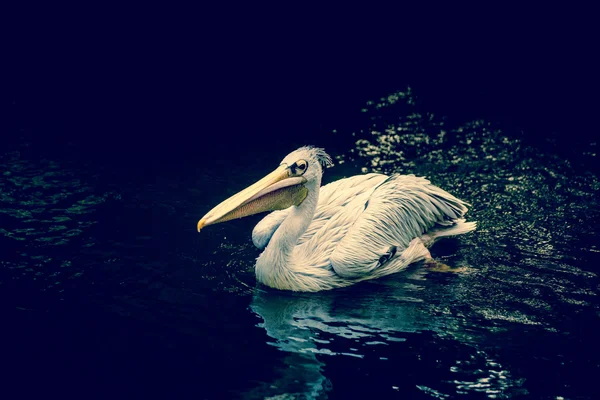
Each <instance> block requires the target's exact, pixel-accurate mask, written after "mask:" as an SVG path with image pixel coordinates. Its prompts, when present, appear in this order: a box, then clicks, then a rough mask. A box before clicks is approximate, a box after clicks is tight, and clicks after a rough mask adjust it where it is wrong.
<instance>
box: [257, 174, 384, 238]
mask: <svg viewBox="0 0 600 400" xmlns="http://www.w3.org/2000/svg"><path fill="white" fill-rule="evenodd" d="M385 179H387V176H386V175H382V174H365V175H356V176H352V177H350V178H344V179H340V180H337V181H335V182H332V183H329V184H327V185H324V186H322V187H321V189H320V191H319V203H318V205H317V210H316V212H315V216H314V217H313V220H312V222H311V224H310V226H309V227H308V229H307V230H306V232H305V233H304V234H303V235H302V236H301V237H300V239H299V240H298V244H302V243H304V242H306V241H307V240H309V239H310V238H311V237H312V236H313V235H314V234H315V232H317V231H318V230H319V229H321V228H322V227H323V225H324V224H325V223H326V222H327V221H328V220H329V219H330V218H331V217H332V216H334V215H336V214H337V213H338V212H340V210H341V209H342V208H343V207H345V206H346V205H347V204H348V203H350V202H351V201H353V200H355V199H356V197H357V196H359V195H360V194H362V193H365V192H367V191H369V190H371V189H373V188H374V187H376V186H377V185H379V184H380V183H381V182H383V181H384V180H385ZM289 211H290V210H289V209H286V210H281V211H274V212H272V213H270V214H269V215H267V216H266V217H264V218H263V219H262V220H261V221H260V222H259V223H258V224H257V225H256V227H255V228H254V230H253V231H252V242H253V243H254V245H255V246H256V247H258V248H259V249H264V248H265V247H267V244H268V243H269V240H271V237H272V236H273V234H274V233H275V231H276V230H277V228H279V225H281V223H282V222H283V220H284V219H285V218H286V217H287V215H288V213H289Z"/></svg>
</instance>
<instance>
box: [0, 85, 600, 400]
mask: <svg viewBox="0 0 600 400" xmlns="http://www.w3.org/2000/svg"><path fill="white" fill-rule="evenodd" d="M347 113H348V114H349V115H353V117H352V119H350V120H351V121H352V122H351V123H348V124H346V125H347V126H344V127H343V129H337V130H323V131H321V132H320V135H321V136H320V138H319V139H318V143H315V144H317V145H324V146H326V150H328V151H329V153H330V154H331V155H332V156H333V157H334V160H335V163H336V165H335V167H334V168H331V169H328V170H327V171H326V172H325V182H331V181H333V180H336V179H339V178H341V177H344V176H350V175H354V174H357V173H361V172H370V171H382V172H385V173H390V172H393V171H401V172H403V173H414V174H417V175H424V176H427V177H428V178H429V179H430V180H431V181H432V182H433V183H435V184H437V185H439V186H440V187H442V188H444V189H447V190H448V191H450V192H451V193H453V194H455V195H457V196H458V197H460V198H462V199H464V200H466V201H468V202H469V203H471V204H472V208H471V210H470V212H469V219H470V220H476V221H478V223H479V228H478V230H477V231H476V232H475V233H472V234H468V235H466V236H463V237H460V238H456V239H449V240H446V241H445V242H440V243H438V244H437V245H436V246H435V247H434V248H433V249H432V253H433V255H434V257H436V258H437V259H438V260H441V261H442V262H443V263H445V264H448V265H450V266H453V267H457V271H456V272H433V271H430V270H428V269H426V268H425V267H424V266H423V265H420V264H416V265H413V266H411V267H410V268H409V269H408V270H407V271H406V272H404V273H400V274H396V275H392V276H389V277H386V278H384V279H380V280H377V281H370V282H365V283H361V284H358V285H355V286H354V287H350V288H345V289H341V290H336V291H332V292H324V293H316V294H314V293H313V294H293V293H283V292H277V291H273V290H269V289H266V288H264V287H259V286H257V285H256V283H255V279H254V275H253V263H254V260H255V258H256V257H257V255H258V251H257V250H256V249H254V248H253V246H252V243H251V241H250V233H251V230H252V227H253V226H254V224H255V223H256V222H257V221H258V217H252V218H248V219H245V220H241V221H234V222H230V223H227V224H221V225H216V226H214V227H210V229H206V230H205V231H203V232H202V234H197V233H196V232H195V224H196V222H197V220H198V218H199V217H201V216H202V215H203V214H204V213H205V212H206V211H207V210H209V209H210V208H212V206H214V205H215V204H216V203H217V202H218V201H220V200H222V199H223V198H225V197H227V196H229V195H231V194H233V193H234V192H236V191H237V190H239V189H241V188H243V187H245V186H246V185H247V184H249V183H252V182H254V181H255V180H256V179H258V178H260V177H261V176H262V175H264V173H266V172H269V171H270V170H272V168H273V167H274V166H276V165H277V164H278V163H279V161H280V159H281V158H283V157H284V156H285V155H286V154H287V153H288V152H290V151H292V150H294V149H295V148H296V147H297V146H299V145H303V144H309V143H304V140H305V139H306V138H305V137H302V136H301V135H297V134H293V135H290V136H287V137H286V138H285V139H284V140H283V141H279V142H278V143H277V144H275V143H273V144H272V145H271V147H263V150H262V153H257V152H256V151H255V149H252V151H247V152H244V151H239V150H238V151H237V152H235V151H234V152H232V153H223V154H221V156H219V157H213V158H211V159H210V162H206V161H202V158H201V157H199V158H197V159H194V160H191V159H189V158H188V159H183V160H179V161H177V162H171V163H170V164H169V166H168V168H167V167H164V166H161V165H160V163H152V162H148V163H128V162H127V161H126V160H124V159H105V158H102V157H93V156H88V155H87V154H85V153H84V151H83V150H82V148H81V145H80V143H77V142H72V143H69V142H65V144H64V145H61V146H60V150H58V149H57V146H56V147H55V148H54V151H47V150H46V149H44V144H43V143H44V142H43V141H41V142H40V141H32V140H31V139H30V138H29V137H28V136H27V134H26V133H20V134H16V135H15V136H14V140H12V142H9V143H8V144H7V145H6V147H4V148H3V149H2V152H1V153H0V174H1V176H0V249H1V251H2V257H1V259H0V301H1V302H2V308H1V309H2V314H3V317H2V319H3V322H2V331H3V335H6V337H5V339H3V340H4V344H5V345H6V354H8V356H7V357H5V360H6V361H5V364H6V365H8V369H7V371H8V372H5V373H3V376H2V378H3V380H5V382H8V383H11V384H12V385H11V386H14V388H16V390H18V391H20V393H21V394H22V395H28V394H31V393H33V392H36V393H37V392H42V393H57V394H60V395H63V396H75V397H78V398H90V397H96V396H98V397H103V398H107V397H112V398H114V397H121V396H122V397H131V396H133V397H136V398H141V397H148V396H160V397H164V398H175V397H186V398H196V399H204V398H207V399H212V398H249V399H254V398H256V399H258V398H261V399H262V398H272V399H292V398H294V399H295V398H319V399H320V398H330V399H348V398H367V397H368V398H456V399H459V398H460V399H462V398H513V397H517V398H518V397H527V398H543V399H559V398H594V394H595V393H597V392H598V390H599V389H598V384H597V382H596V380H597V377H598V376H600V357H599V356H600V348H599V347H600V345H599V344H598V340H597V337H598V334H597V329H598V327H600V323H599V322H600V321H599V317H600V301H599V299H598V294H599V291H600V287H599V285H600V279H599V277H598V273H599V269H598V268H599V265H600V264H599V262H600V248H599V247H598V226H599V223H600V207H599V197H598V195H599V192H600V180H599V178H598V175H597V171H596V170H594V168H593V167H592V166H593V165H594V164H595V163H596V162H597V160H598V156H597V153H598V147H597V143H595V142H594V141H588V142H586V143H585V145H583V146H579V147H570V148H567V149H565V147H564V143H565V142H564V141H562V142H555V141H553V140H552V139H548V138H546V139H541V140H537V139H535V140H533V139H532V138H531V137H526V136H524V135H523V134H522V133H521V132H519V131H518V130H515V129H513V130H510V129H503V128H501V125H500V124H498V123H497V122H498V121H494V120H484V119H475V120H472V119H462V117H461V116H459V117H457V116H452V115H450V116H444V115H434V114H433V113H431V112H428V110H427V106H426V105H423V104H420V103H419V102H418V101H416V96H415V94H414V93H413V92H412V91H411V90H410V89H409V90H405V91H400V92H394V93H390V94H389V96H387V97H384V98H381V99H376V100H374V101H369V102H368V103H366V105H365V106H364V109H363V110H354V109H352V110H347ZM294 132H296V131H294ZM40 143H42V144H40ZM206 151H208V152H210V149H207V150H206ZM140 158H143V157H141V156H139V155H138V158H137V159H138V160H139V159H140ZM148 158H149V159H151V158H152V155H148Z"/></svg>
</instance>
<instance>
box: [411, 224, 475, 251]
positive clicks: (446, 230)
mask: <svg viewBox="0 0 600 400" xmlns="http://www.w3.org/2000/svg"><path fill="white" fill-rule="evenodd" d="M476 228H477V222H467V221H466V220H465V219H464V218H461V219H457V220H456V223H455V224H454V225H452V226H448V227H441V228H438V229H433V230H431V231H429V232H427V233H426V234H424V235H423V236H422V237H421V240H422V241H423V243H424V244H425V246H427V247H429V246H431V245H432V244H434V243H435V242H437V241H438V240H439V239H441V238H443V237H447V236H457V235H462V234H465V233H469V232H471V231H474V230H475V229H476Z"/></svg>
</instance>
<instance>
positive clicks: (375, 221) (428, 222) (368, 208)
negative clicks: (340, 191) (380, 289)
mask: <svg viewBox="0 0 600 400" xmlns="http://www.w3.org/2000/svg"><path fill="white" fill-rule="evenodd" d="M357 200H358V199H357ZM362 201H364V204H358V203H357V202H353V203H350V204H348V206H347V207H345V208H344V209H343V210H342V211H341V212H339V213H338V214H337V215H335V216H334V217H333V218H331V219H330V220H329V221H328V222H327V224H325V225H324V226H323V227H322V228H321V229H320V230H319V232H317V233H316V234H315V235H314V236H313V238H312V239H311V243H310V246H309V247H313V246H317V248H318V247H319V246H322V244H319V242H324V241H327V242H329V243H330V244H329V245H328V246H329V250H330V251H331V252H330V253H329V254H330V256H329V262H330V264H331V266H332V267H333V269H334V270H335V272H336V273H337V274H338V275H340V276H342V277H344V278H349V279H355V278H361V277H365V276H368V275H370V274H371V273H372V271H373V270H374V269H376V268H378V267H379V266H381V265H382V262H381V261H380V260H381V259H382V256H386V257H388V256H389V257H391V255H393V254H391V255H390V248H395V247H397V248H399V250H403V249H406V248H407V247H408V245H409V243H410V242H411V240H413V239H414V238H418V237H421V236H422V235H423V234H424V233H425V232H427V231H428V230H429V229H431V228H432V227H433V226H434V225H436V224H441V225H448V224H452V223H454V221H455V220H457V219H459V218H461V217H462V216H463V215H464V214H465V213H466V212H467V207H466V203H464V202H463V201H461V200H459V199H457V198H456V197H454V196H452V195H451V194H449V193H447V192H446V191H444V190H442V189H440V188H438V187H436V186H434V185H432V184H431V183H430V182H429V181H428V180H427V179H424V178H418V177H415V176H413V175H393V176H391V177H389V178H388V179H387V180H385V181H384V182H382V183H381V184H380V185H378V186H377V187H375V188H374V189H373V190H372V192H371V193H370V196H369V197H368V199H366V200H364V198H363V199H362ZM331 243H333V245H332V244H331ZM307 245H308V244H307ZM331 246H334V247H331ZM323 250H325V249H323ZM400 253H401V251H399V254H400ZM385 261H387V259H386V260H384V262H385Z"/></svg>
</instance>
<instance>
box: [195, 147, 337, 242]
mask: <svg viewBox="0 0 600 400" xmlns="http://www.w3.org/2000/svg"><path fill="white" fill-rule="evenodd" d="M330 165H332V162H331V157H329V155H328V154H327V153H325V151H324V150H323V149H321V148H317V147H313V146H304V147H301V148H299V149H298V150H295V151H293V152H291V153H290V154H288V155H287V156H286V157H285V158H284V159H283V160H282V161H281V164H279V167H277V168H276V169H275V170H274V171H273V172H271V173H270V174H269V175H267V176H265V177H264V178H262V179H261V180H259V181H258V182H256V183H254V184H253V185H252V186H249V187H248V188H246V189H244V190H242V191H241V192H239V193H237V194H235V195H233V196H231V197H230V198H228V199H227V200H225V201H223V202H222V203H221V204H219V205H218V206H216V207H215V208H213V209H212V210H210V211H209V212H208V214H206V215H205V216H204V217H202V219H200V221H198V232H200V230H201V229H202V228H203V227H205V226H207V225H213V224H217V223H219V222H225V221H229V220H232V219H236V218H242V217H246V216H249V215H254V214H258V213H261V212H264V211H274V210H284V209H286V208H288V207H291V206H299V205H300V204H302V202H303V201H304V199H305V198H306V196H307V195H308V192H309V190H318V187H319V186H320V182H321V176H322V175H323V167H324V166H330Z"/></svg>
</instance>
